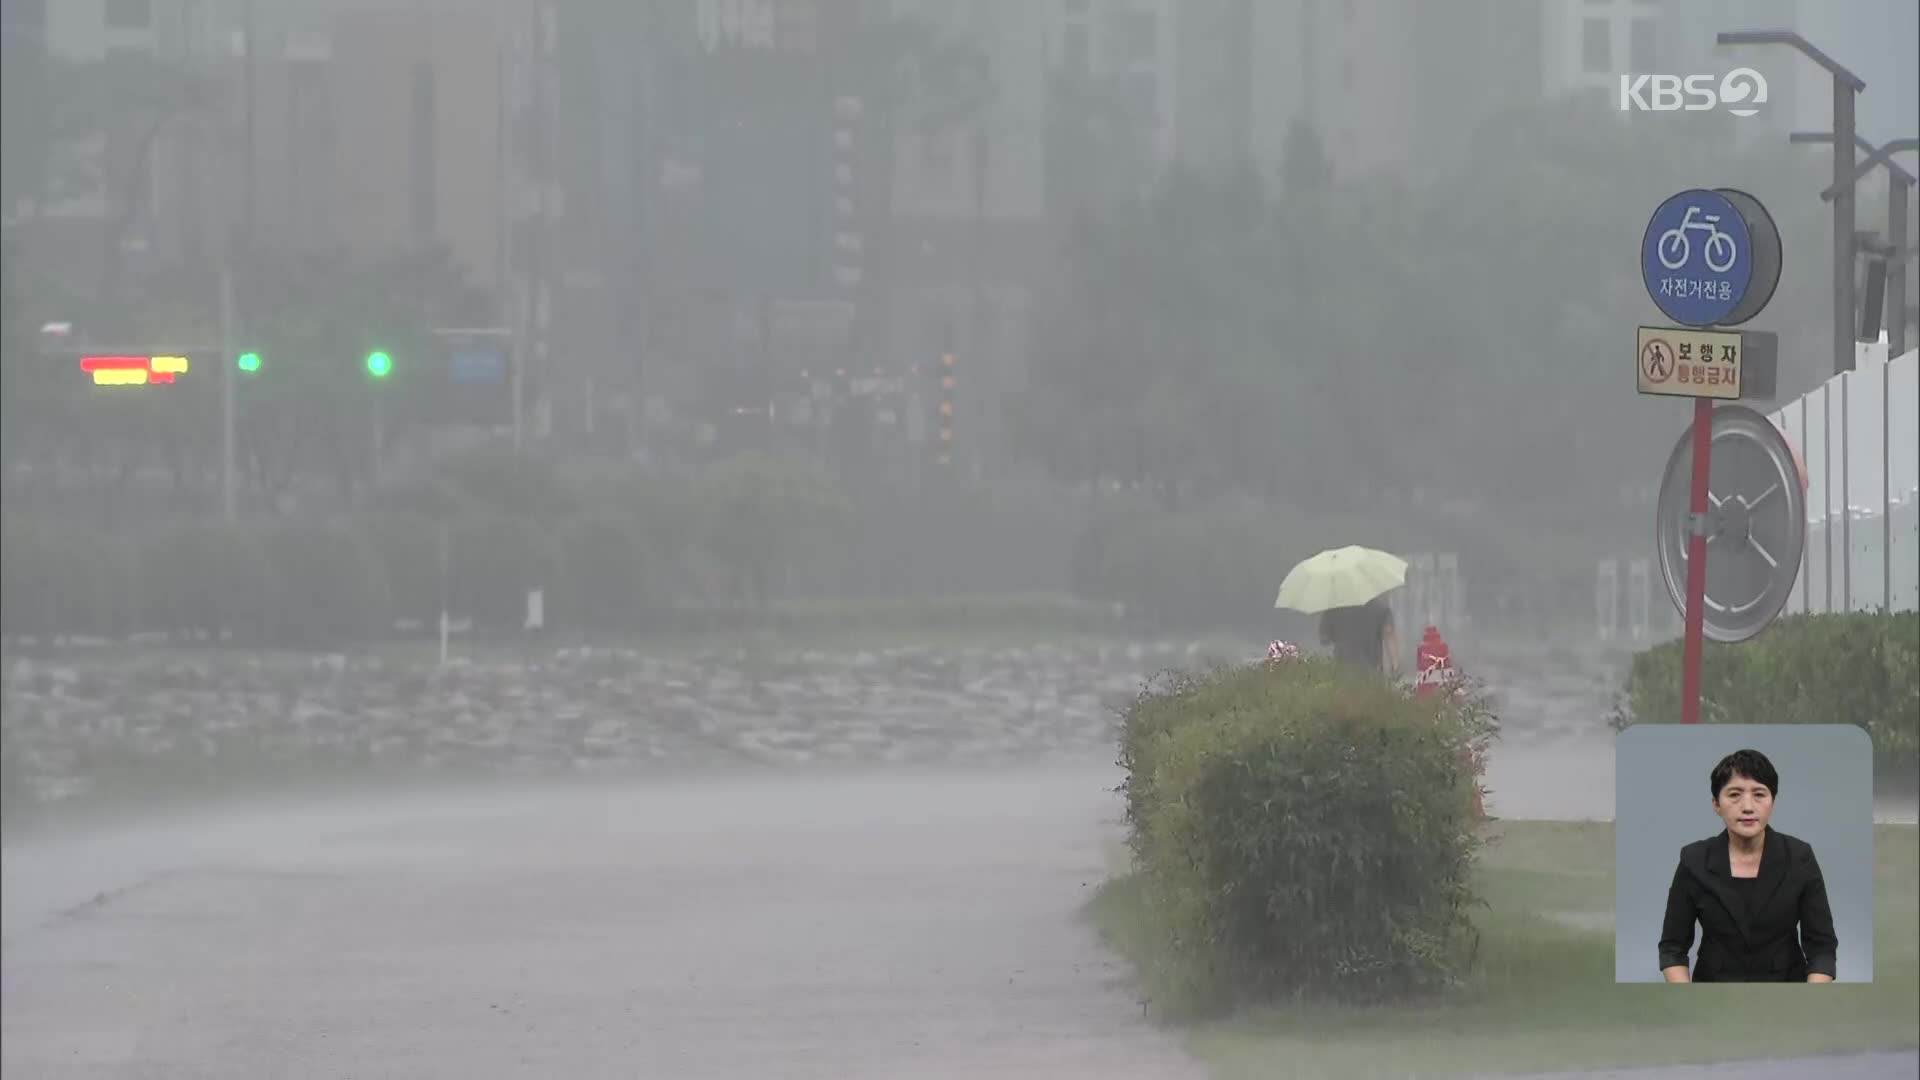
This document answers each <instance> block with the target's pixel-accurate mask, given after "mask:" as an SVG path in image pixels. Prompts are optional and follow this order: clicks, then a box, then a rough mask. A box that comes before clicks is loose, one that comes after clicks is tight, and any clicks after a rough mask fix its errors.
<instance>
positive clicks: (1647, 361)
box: [1640, 338, 1673, 383]
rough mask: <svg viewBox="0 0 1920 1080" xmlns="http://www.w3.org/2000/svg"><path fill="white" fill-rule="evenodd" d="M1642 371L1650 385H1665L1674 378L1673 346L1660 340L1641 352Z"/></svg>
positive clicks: (1650, 342) (1652, 342)
mask: <svg viewBox="0 0 1920 1080" xmlns="http://www.w3.org/2000/svg"><path fill="white" fill-rule="evenodd" d="M1640 370H1641V372H1642V373H1643V374H1645V375H1646V377H1647V381H1648V382H1650V383H1663V382H1666V381H1667V380H1668V379H1670V378H1672V377H1673V346H1671V345H1668V344H1667V343H1666V342H1664V341H1662V340H1660V339H1659V338H1654V339H1653V340H1652V341H1649V342H1647V346H1646V348H1644V349H1641V350H1640Z"/></svg>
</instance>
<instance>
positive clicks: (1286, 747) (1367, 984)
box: [1120, 661, 1495, 1014]
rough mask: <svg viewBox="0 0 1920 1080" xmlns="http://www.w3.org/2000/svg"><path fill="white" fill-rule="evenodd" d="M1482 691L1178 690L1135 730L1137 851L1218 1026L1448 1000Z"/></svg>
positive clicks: (1182, 973) (1465, 877) (1188, 985)
mask: <svg viewBox="0 0 1920 1080" xmlns="http://www.w3.org/2000/svg"><path fill="white" fill-rule="evenodd" d="M1494 728H1495V725H1494V721H1493V719H1492V717H1491V716H1490V714H1489V713H1488V712H1487V710H1486V709H1485V707H1484V704H1483V700H1482V699H1481V698H1480V697H1479V696H1478V695H1477V694H1475V693H1471V692H1462V693H1459V694H1456V695H1454V696H1452V697H1443V696H1435V697H1431V698H1425V699H1421V698H1416V697H1414V696H1412V695H1411V693H1410V692H1408V691H1406V690H1404V689H1402V688H1400V687H1397V686H1393V685H1390V684H1388V683H1387V682H1386V681H1385V680H1382V679H1379V678H1377V677H1372V676H1369V675H1367V674H1365V673H1355V672H1352V671H1351V670H1349V669H1346V668H1343V667H1340V666H1337V665H1335V664H1333V663H1331V662H1326V661H1296V662H1289V663H1284V664H1278V665H1264V664H1263V665H1256V666H1249V667H1240V668H1223V669H1218V670H1214V671H1211V672H1207V673H1203V674H1197V675H1175V676H1170V677H1164V678H1163V679H1161V680H1160V681H1158V682H1157V683H1155V684H1154V685H1152V686H1150V687H1149V688H1148V689H1147V691H1146V692H1144V693H1143V694H1142V695H1141V696H1140V698H1139V699H1138V700H1137V701H1136V702H1134V704H1133V705H1132V706H1131V708H1129V709H1128V710H1127V712H1126V715H1125V717H1124V723H1123V726H1122V735H1121V757H1120V763H1121V765H1123V766H1124V767H1125V768H1126V770H1127V780H1126V783H1125V786H1124V789H1123V790H1124V793H1125V795H1126V799H1127V820H1128V825H1129V842H1130V845H1131V847H1132V849H1133V853H1134V857H1135V863H1136V866H1137V867H1138V869H1139V871H1140V873H1141V877H1142V882H1143V889H1144V893H1145V896H1146V899H1147V905H1148V910H1149V912H1150V913H1151V917H1152V920H1153V923H1154V926H1155V929H1156V931H1157V932H1159V933H1161V934H1164V935H1165V936H1166V939H1167V940H1166V942H1165V944H1166V945H1167V947H1166V948H1165V949H1162V950H1157V953H1158V954H1159V955H1162V956H1165V957H1167V958H1169V959H1168V960H1167V961H1165V962H1166V963H1169V964H1175V965H1178V968H1177V970H1168V971H1159V972H1151V973H1149V980H1150V982H1152V983H1153V984H1155V985H1157V986H1159V987H1162V988H1163V989H1164V992H1165V994H1166V995H1167V997H1165V998H1164V999H1163V1000H1162V1001H1161V1002H1160V1004H1161V1006H1162V1007H1163V1008H1166V1009H1168V1010H1170V1011H1173V1012H1176V1013H1181V1012H1184V1013H1199V1014H1204V1013H1213V1012H1219V1011H1223V1010H1227V1009H1231V1008H1234V1007H1237V1006H1242V1005H1246V1004H1251V1003H1255V1002H1259V1001H1263V1000H1272V999H1275V998H1280V997H1289V996H1313V997H1316V998H1324V999H1334V1000H1349V1001H1352V1000H1359V1001H1378V1000H1383V999H1388V998H1392V997H1398V996H1405V995H1409V994H1418V993H1421V992H1424V991H1430V990H1433V989H1435V988H1438V987H1442V986H1445V985H1449V984H1450V983H1452V982H1453V981H1454V980H1456V979H1457V978H1458V977H1459V976H1461V975H1462V974H1464V972H1465V970H1466V967H1467V965H1468V963H1469V962H1470V958H1471V951H1472V947H1473V944H1474V938H1473V934H1472V926H1471V923H1470V921H1469V919H1468V909H1469V908H1470V906H1471V905H1472V904H1474V903H1475V897H1474V896H1473V894H1472V892H1471V890H1470V887H1469V874H1470V871H1471V867H1472V859H1473V854H1474V851H1475V850H1476V845H1477V843H1478V840H1477V838H1476V833H1475V829H1474V814H1473V784H1474V782H1475V781H1474V775H1473V772H1474V769H1473V765H1472V761H1474V760H1477V758H1478V756H1479V755H1480V754H1483V753H1484V750H1485V746H1486V742H1487V740H1488V739H1490V738H1491V737H1492V735H1493V733H1494Z"/></svg>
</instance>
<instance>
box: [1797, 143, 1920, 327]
mask: <svg viewBox="0 0 1920 1080" xmlns="http://www.w3.org/2000/svg"><path fill="white" fill-rule="evenodd" d="M1787 141H1789V142H1793V143H1832V142H1833V132H1831V131H1796V132H1794V133H1792V134H1791V135H1788V136H1787ZM1853 142H1854V146H1855V147H1857V148H1858V149H1861V150H1865V151H1866V152H1867V155H1868V156H1867V159H1866V160H1865V161H1863V162H1861V163H1860V164H1859V166H1858V167H1857V170H1856V172H1855V173H1854V180H1855V181H1858V180H1859V178H1860V177H1862V176H1865V175H1866V173H1867V171H1868V170H1870V169H1872V168H1873V166H1875V165H1883V166H1885V167H1886V170H1887V236H1888V238H1889V239H1890V240H1891V241H1892V243H1893V248H1892V250H1891V251H1888V252H1886V253H1885V257H1886V259H1887V292H1888V293H1889V294H1891V295H1893V296H1894V297H1897V298H1898V303H1897V305H1896V306H1895V310H1894V315H1893V318H1892V319H1890V320H1888V322H1887V356H1888V357H1889V358H1891V357H1895V356H1904V355H1906V352H1907V262H1908V260H1910V259H1912V258H1913V257H1914V255H1915V250H1913V249H1909V248H1907V247H1906V242H1907V200H1908V199H1909V198H1912V196H1913V188H1914V184H1915V177H1914V175H1913V174H1912V173H1910V172H1908V171H1907V170H1905V169H1903V168H1901V167H1900V166H1899V165H1897V164H1895V163H1894V161H1893V155H1894V154H1897V153H1901V152H1903V151H1907V150H1913V149H1915V148H1916V146H1920V139H1895V140H1894V141H1892V142H1890V143H1887V144H1886V145H1885V146H1881V147H1875V146H1874V145H1873V143H1871V142H1869V141H1868V140H1867V138H1866V137H1865V136H1864V135H1861V134H1859V133H1857V132H1856V133H1855V134H1854V136H1853ZM1831 191H1832V189H1828V191H1823V192H1821V193H1820V197H1821V198H1822V199H1827V200H1829V201H1831V199H1832V195H1831V194H1830V193H1831Z"/></svg>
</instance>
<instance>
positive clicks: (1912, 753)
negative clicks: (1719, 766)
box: [1613, 611, 1920, 772]
mask: <svg viewBox="0 0 1920 1080" xmlns="http://www.w3.org/2000/svg"><path fill="white" fill-rule="evenodd" d="M1681 647H1682V643H1681V642H1679V641H1671V642H1667V643H1666V644H1663V645H1659V646H1656V647H1654V648H1652V649H1648V650H1646V651H1645V652H1642V653H1639V654H1638V655H1636V656H1635V657H1634V658H1633V665H1632V667H1631V669H1630V670H1629V671H1628V673H1627V681H1626V686H1625V687H1624V688H1623V690H1622V691H1621V693H1620V695H1619V697H1618V699H1617V704H1616V707H1615V710H1614V719H1613V725H1614V728H1615V729H1616V730H1624V729H1625V728H1627V727H1630V726H1631V725H1633V724H1667V723H1677V722H1678V721H1679V719H1680V674H1681V672H1680V661H1681ZM1700 720H1701V722H1702V723H1708V724H1753V723H1780V724H1836V723H1838V724H1857V725H1859V726H1860V727H1862V728H1865V729H1866V731H1867V733H1868V735H1870V736H1871V737H1872V739H1873V753H1874V761H1875V764H1876V765H1877V766H1879V767H1881V768H1883V769H1884V768H1893V769H1904V770H1907V771H1909V772H1911V771H1912V770H1914V769H1915V768H1916V767H1920V612H1912V611H1902V612H1893V613H1891V614H1888V613H1883V612H1856V613H1852V614H1845V615H1793V616H1788V617H1786V618H1783V619H1780V620H1779V621H1777V622H1775V623H1774V624H1773V625H1772V626H1770V627H1768V628H1767V629H1766V630H1765V631H1764V632H1762V633H1761V634H1760V636H1758V637H1756V638H1754V639H1753V640H1751V641H1745V642H1740V643H1738V644H1732V645H1727V644H1720V643H1716V642H1711V641H1710V642H1707V643H1706V647H1705V650H1704V652H1703V655H1702V658H1701V667H1700Z"/></svg>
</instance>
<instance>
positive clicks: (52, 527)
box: [0, 516, 139, 639]
mask: <svg viewBox="0 0 1920 1080" xmlns="http://www.w3.org/2000/svg"><path fill="white" fill-rule="evenodd" d="M0 578H4V581H0V589H4V594H5V597H6V602H5V604H4V605H0V611H4V615H0V623H3V625H4V632H5V633H6V634H7V635H9V636H12V637H29V638H38V639H50V638H56V637H72V636H87V637H106V638H114V637H120V636H123V635H125V634H126V633H127V632H128V631H129V630H131V629H133V624H134V619H135V618H136V615H137V611H138V600H139V597H138V594H137V592H136V590H135V584H136V578H135V577H134V564H133V558H132V554H131V549H130V548H129V547H128V545H126V544H124V543H121V542H119V541H117V540H115V539H114V538H113V537H111V536H109V535H107V534H105V533H101V532H98V531H95V530H91V529H86V528H82V527H78V526H74V525H69V524H65V523H61V522H57V521H37V520H31V519H25V518H16V517H13V516H9V517H8V518H7V519H6V522H5V524H4V526H3V527H0Z"/></svg>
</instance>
